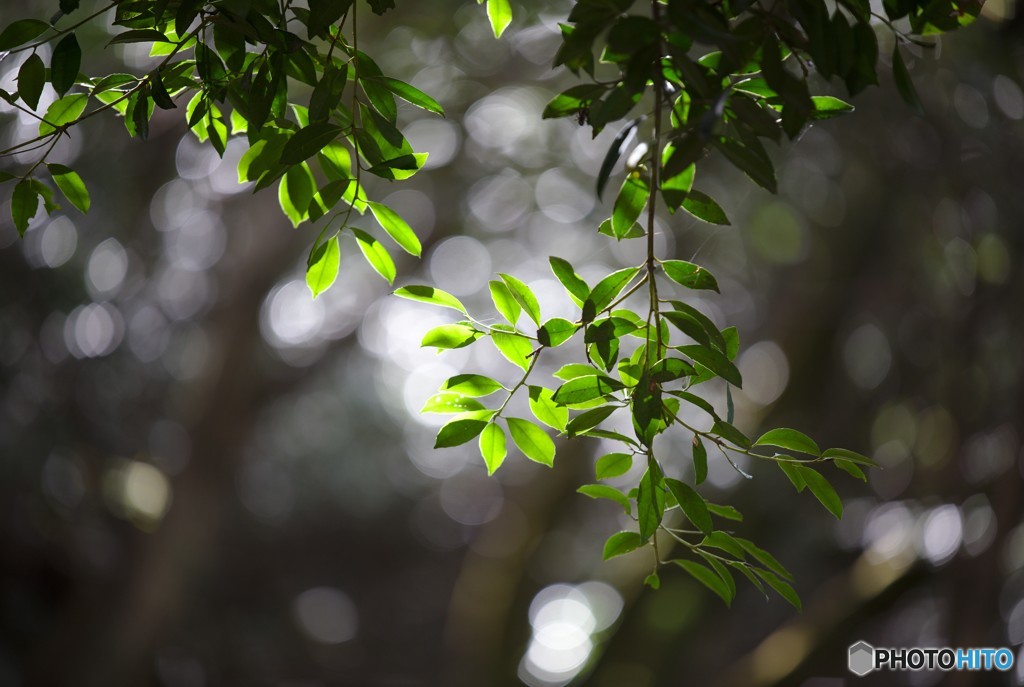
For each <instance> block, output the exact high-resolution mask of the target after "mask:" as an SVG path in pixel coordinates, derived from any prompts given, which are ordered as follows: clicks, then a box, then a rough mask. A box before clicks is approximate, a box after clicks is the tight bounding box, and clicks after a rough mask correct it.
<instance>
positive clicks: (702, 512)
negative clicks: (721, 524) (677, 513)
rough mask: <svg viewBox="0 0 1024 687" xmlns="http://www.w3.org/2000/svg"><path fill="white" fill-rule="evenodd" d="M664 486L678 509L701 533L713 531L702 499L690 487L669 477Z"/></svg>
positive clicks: (709, 515)
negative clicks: (677, 504) (680, 509)
mask: <svg viewBox="0 0 1024 687" xmlns="http://www.w3.org/2000/svg"><path fill="white" fill-rule="evenodd" d="M665 486H667V487H668V490H669V491H670V492H672V495H673V496H675V497H676V501H678V502H679V507H680V508H682V509H683V513H685V514H686V517H687V519H689V521H690V522H692V523H693V524H694V525H696V527H697V529H699V530H700V531H701V532H704V533H705V534H710V533H711V531H712V530H713V529H714V524H713V523H712V522H711V514H710V513H709V512H708V507H707V504H706V503H705V502H704V498H703V497H702V496H701V495H700V494H698V493H697V492H696V491H694V489H693V487H691V486H690V485H688V484H686V483H685V482H680V481H679V480H677V479H672V478H671V477H667V478H665Z"/></svg>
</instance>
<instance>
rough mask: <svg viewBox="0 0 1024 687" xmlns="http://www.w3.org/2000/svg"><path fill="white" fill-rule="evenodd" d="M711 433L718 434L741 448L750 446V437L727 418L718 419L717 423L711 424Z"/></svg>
mask: <svg viewBox="0 0 1024 687" xmlns="http://www.w3.org/2000/svg"><path fill="white" fill-rule="evenodd" d="M711 433H712V434H717V435H718V436H720V437H722V438H723V439H725V440H726V441H728V442H731V443H733V444H735V445H736V446H739V447H740V448H750V439H748V438H747V436H746V435H745V434H744V433H743V432H741V431H740V430H738V429H736V428H735V427H734V426H732V425H731V424H729V423H728V422H726V421H725V420H716V421H715V424H714V425H712V426H711Z"/></svg>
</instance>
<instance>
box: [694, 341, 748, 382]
mask: <svg viewBox="0 0 1024 687" xmlns="http://www.w3.org/2000/svg"><path fill="white" fill-rule="evenodd" d="M679 352H680V353H683V354H684V355H686V356H688V357H690V358H691V359H693V361H694V362H696V363H700V364H701V365H703V366H704V367H706V368H708V369H709V370H711V371H712V372H714V373H715V374H716V375H718V376H719V377H721V378H722V379H724V380H725V381H727V382H729V383H730V384H732V385H733V386H737V387H739V388H741V389H742V388H743V378H742V377H741V376H740V371H739V370H737V369H736V366H735V365H733V364H732V362H731V361H730V360H729V359H728V358H727V357H725V355H723V354H722V353H720V352H718V351H715V350H712V349H710V348H705V347H704V346H696V345H690V346H679Z"/></svg>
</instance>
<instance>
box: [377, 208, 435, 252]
mask: <svg viewBox="0 0 1024 687" xmlns="http://www.w3.org/2000/svg"><path fill="white" fill-rule="evenodd" d="M366 204H367V205H368V206H369V208H370V212H372V213H373V216H374V217H376V218H377V221H378V222H380V225H381V226H382V227H384V231H386V232H387V233H388V236H390V237H391V238H392V239H394V241H395V243H397V244H398V245H399V246H401V247H402V248H403V249H404V250H405V252H406V253H409V254H410V255H415V256H417V257H419V255H420V253H421V252H422V250H423V249H422V247H421V246H420V240H419V239H418V238H416V233H415V232H414V231H413V230H412V227H410V226H409V224H408V223H407V222H406V221H405V220H404V219H402V218H401V217H400V216H399V214H398V213H397V212H395V211H394V210H392V209H391V208H389V207H388V206H387V205H384V204H382V203H374V202H372V201H370V202H367V203H366Z"/></svg>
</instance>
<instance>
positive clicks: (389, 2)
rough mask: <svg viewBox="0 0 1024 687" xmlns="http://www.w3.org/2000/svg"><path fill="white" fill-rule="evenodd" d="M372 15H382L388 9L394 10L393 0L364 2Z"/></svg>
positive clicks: (369, 0) (368, 0)
mask: <svg viewBox="0 0 1024 687" xmlns="http://www.w3.org/2000/svg"><path fill="white" fill-rule="evenodd" d="M366 1H367V2H368V3H369V5H370V9H371V10H373V13H374V14H377V15H382V14H384V13H385V12H387V11H388V10H390V9H394V7H395V0H366Z"/></svg>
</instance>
